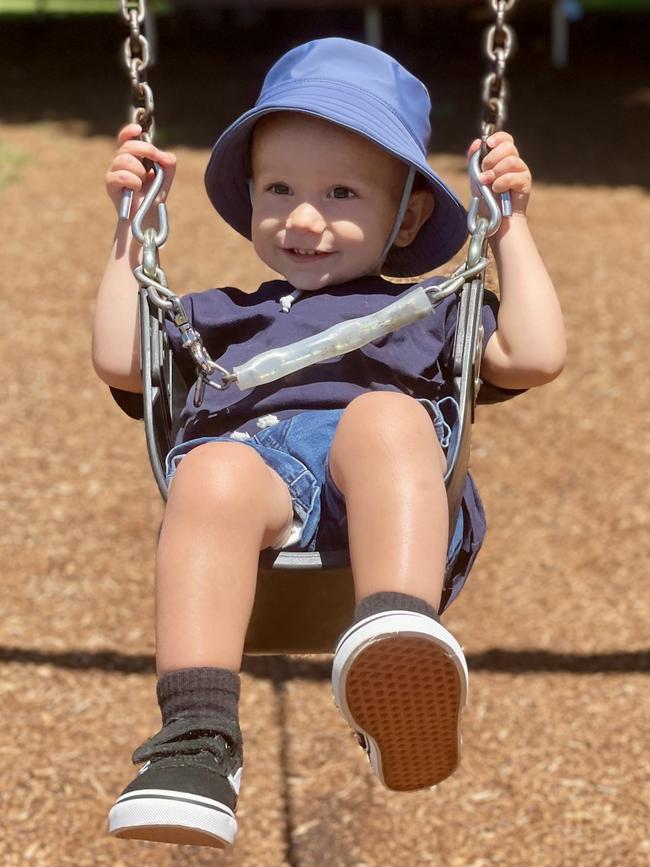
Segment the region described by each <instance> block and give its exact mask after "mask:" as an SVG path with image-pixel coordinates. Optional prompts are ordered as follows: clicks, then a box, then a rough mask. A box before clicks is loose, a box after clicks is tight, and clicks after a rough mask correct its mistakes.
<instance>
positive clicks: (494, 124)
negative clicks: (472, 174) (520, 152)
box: [481, 0, 516, 139]
mask: <svg viewBox="0 0 650 867" xmlns="http://www.w3.org/2000/svg"><path fill="white" fill-rule="evenodd" d="M490 2H491V4H492V8H493V9H494V11H495V13H496V21H495V23H494V24H493V25H492V26H491V27H489V28H488V29H487V31H486V34H485V43H484V49H485V53H486V55H487V56H488V58H489V59H490V60H491V61H492V70H491V71H490V72H489V73H488V74H487V75H486V76H485V79H484V81H483V119H482V122H481V138H482V139H487V138H488V137H489V136H490V135H492V133H493V132H495V130H498V129H502V128H503V124H504V121H505V119H506V101H507V98H508V84H507V81H506V78H505V72H506V63H507V61H508V58H509V57H510V55H511V54H512V52H513V50H514V46H515V34H514V31H513V29H512V28H511V27H510V26H509V25H508V24H506V21H505V19H506V15H507V13H508V12H510V10H511V9H512V7H513V6H514V5H515V3H516V0H490Z"/></svg>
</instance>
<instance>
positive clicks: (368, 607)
mask: <svg viewBox="0 0 650 867" xmlns="http://www.w3.org/2000/svg"><path fill="white" fill-rule="evenodd" d="M380 611H415V612H416V613H417V614H426V616H427V617H433V619H434V620H440V618H439V617H438V614H437V612H436V611H435V609H434V608H432V606H431V605H429V603H428V602H425V601H424V599H420V598H419V597H418V596H410V595H409V594H408V593H392V592H390V593H389V592H381V593H371V594H370V596H366V597H365V598H364V599H362V600H361V601H360V602H357V605H356V608H355V609H354V620H353V623H358V622H359V620H363V619H364V618H365V617H370V616H371V615H373V614H379V612H380Z"/></svg>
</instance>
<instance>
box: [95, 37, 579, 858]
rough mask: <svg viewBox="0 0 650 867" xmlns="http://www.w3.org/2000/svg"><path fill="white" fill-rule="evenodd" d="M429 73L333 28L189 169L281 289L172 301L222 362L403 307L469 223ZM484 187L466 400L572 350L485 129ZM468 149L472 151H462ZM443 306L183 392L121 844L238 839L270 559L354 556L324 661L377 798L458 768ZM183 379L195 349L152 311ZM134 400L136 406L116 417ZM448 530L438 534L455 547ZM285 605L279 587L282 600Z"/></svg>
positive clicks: (129, 143)
mask: <svg viewBox="0 0 650 867" xmlns="http://www.w3.org/2000/svg"><path fill="white" fill-rule="evenodd" d="M429 113H430V102H429V96H428V93H427V91H426V89H425V87H424V85H423V84H422V83H421V82H420V81H418V79H416V78H415V77H413V76H412V75H411V74H410V73H409V72H407V71H406V70H405V69H404V68H403V67H402V66H401V65H400V64H398V63H397V62H396V61H395V60H394V59H393V58H391V57H390V56H388V55H387V54H385V53H383V52H381V51H379V50H377V49H375V48H371V47H369V46H367V45H362V44H359V43H356V42H353V41H350V40H346V39H322V40H316V41H313V42H309V43H307V44H305V45H301V46H299V47H297V48H294V49H292V50H291V51H289V52H288V53H287V54H286V55H284V56H283V57H282V58H280V60H279V61H277V63H276V64H275V65H274V66H273V67H272V69H271V70H270V72H269V73H268V75H267V77H266V79H265V81H264V84H263V87H262V91H261V94H260V97H259V99H258V101H257V103H256V104H255V106H254V107H253V108H252V109H250V111H248V112H246V113H245V114H243V115H242V116H241V117H240V118H239V119H238V120H236V121H235V122H234V123H233V124H232V125H231V126H230V127H229V128H228V129H227V130H226V131H225V132H224V133H223V134H222V135H221V137H220V138H219V140H218V141H217V143H216V145H215V147H214V149H213V152H212V155H211V158H210V161H209V164H208V166H207V170H206V174H205V185H206V189H207V193H208V196H209V197H210V200H211V202H212V203H213V205H214V207H215V208H216V210H217V211H218V213H219V214H220V215H221V216H222V217H223V218H224V219H225V220H226V221H227V222H228V223H229V224H230V225H231V226H232V227H233V228H235V229H236V230H237V231H238V232H240V233H241V234H242V235H244V236H245V237H246V238H249V239H250V240H251V242H252V244H253V248H254V250H255V252H256V253H257V255H258V256H259V257H260V259H261V260H262V261H263V262H264V263H265V264H266V265H268V266H269V267H270V268H272V269H273V270H274V271H276V272H277V273H278V274H280V275H281V276H282V278H283V279H281V280H280V279H278V280H272V281H270V282H266V283H264V284H263V285H262V286H261V287H260V288H259V289H258V291H257V292H255V293H253V294H247V293H244V292H242V291H240V290H238V289H234V288H227V289H211V290H209V291H206V292H200V293H196V294H192V295H189V296H186V297H185V298H184V299H183V302H184V305H185V308H186V310H187V313H188V316H189V319H190V320H191V323H192V325H193V327H195V328H196V329H197V331H198V332H199V333H200V334H201V335H202V337H203V341H204V344H205V346H206V349H207V350H208V352H209V353H210V355H211V357H212V358H214V359H216V360H218V361H219V364H220V365H222V366H223V367H225V368H227V369H228V370H231V369H232V368H233V367H234V366H235V365H238V364H242V363H243V362H245V361H248V360H249V359H250V358H252V357H253V356H254V355H256V354H257V353H259V352H261V351H263V350H266V349H271V348H276V347H280V346H285V345H287V344H289V343H292V342H294V341H296V340H299V339H301V338H303V337H306V336H309V335H313V334H316V333H318V332H320V331H323V330H324V329H326V328H328V327H329V326H331V325H333V324H335V323H337V322H340V321H343V320H347V319H352V318H355V317H358V316H363V315H366V314H369V313H374V312H376V311H378V310H381V309H382V308H383V307H386V306H387V305H388V304H389V303H391V302H392V301H394V300H396V299H399V298H401V297H402V296H403V295H405V294H406V293H407V292H408V291H409V290H410V288H411V287H412V285H413V283H414V282H415V281H414V280H413V281H412V282H411V283H408V282H405V281H402V282H401V283H395V282H390V281H388V280H386V279H385V278H384V276H382V275H385V276H389V277H401V278H414V277H415V276H417V275H422V274H424V273H426V272H429V271H431V270H432V269H434V268H436V267H438V266H440V265H443V264H444V263H445V262H447V261H448V260H449V259H450V258H451V257H452V256H453V255H454V254H455V253H456V252H457V251H458V250H459V249H460V248H461V246H462V245H463V243H464V241H465V238H466V234H467V230H466V214H465V211H464V209H463V206H462V205H461V203H460V201H459V200H458V198H457V197H456V196H455V195H454V193H453V192H452V191H451V190H450V189H449V188H448V187H447V186H446V184H445V183H444V182H443V181H442V179H441V178H440V177H439V176H438V175H437V174H436V173H435V172H434V171H433V170H432V169H431V168H430V167H429V165H428V163H427V159H426V155H427V144H428V138H429V132H430V127H429ZM140 132H141V130H140V128H139V127H138V126H137V125H133V124H130V125H128V126H126V127H125V128H124V129H123V130H122V131H121V132H120V134H119V139H118V144H119V149H118V152H117V154H116V156H115V158H114V160H113V162H112V165H111V167H110V170H109V172H108V175H107V190H108V193H109V196H110V198H111V200H112V201H113V203H114V204H115V206H116V207H117V205H118V204H119V199H120V195H121V191H122V189H123V188H125V187H126V188H128V189H131V190H133V191H134V203H133V205H134V208H133V211H132V212H134V210H135V208H136V207H137V205H138V203H139V202H140V201H141V200H142V191H143V187H144V186H145V185H146V182H147V181H148V179H149V175H150V173H148V172H147V170H146V168H145V167H144V165H143V163H142V160H143V159H146V158H148V159H150V160H153V161H154V162H156V163H158V164H159V165H160V166H162V167H163V169H164V170H165V173H166V178H167V180H166V184H165V187H164V189H163V195H164V194H165V193H166V191H167V190H168V188H169V182H170V180H171V178H172V176H173V172H174V166H175V159H174V156H173V155H172V154H168V153H165V152H163V151H161V150H159V149H158V148H156V147H155V146H154V145H153V144H150V143H146V142H142V141H139V140H137V138H136V137H137V136H138V134H139V133H140ZM488 144H489V146H490V148H491V150H490V151H489V153H488V154H487V156H486V157H485V158H484V160H483V163H482V175H481V182H482V183H483V184H485V185H488V186H491V188H492V190H493V191H494V193H502V192H505V191H510V193H511V196H512V200H513V211H514V213H513V216H512V217H511V218H510V219H508V220H504V221H503V223H502V226H501V228H500V229H499V231H498V232H497V233H496V234H495V235H494V236H493V237H492V238H491V242H490V243H491V248H492V251H493V253H494V256H495V260H496V264H497V268H498V272H499V278H500V283H501V301H500V302H499V301H497V298H496V296H495V295H494V294H493V293H490V292H486V294H485V299H484V307H483V313H482V320H483V328H484V337H483V355H482V363H481V377H482V379H483V380H484V382H485V386H484V391H483V392H482V395H483V396H484V397H485V394H487V393H488V392H489V396H490V398H491V399H492V400H503V399H506V398H508V397H511V396H512V395H513V394H516V393H518V392H520V391H522V390H525V389H527V388H530V387H532V386H538V385H542V384H543V383H546V382H549V381H551V380H553V379H554V378H555V377H556V376H557V375H558V374H559V373H560V371H561V369H562V367H563V364H564V357H565V341H564V329H563V322H562V315H561V312H560V307H559V303H558V300H557V297H556V293H555V290H554V288H553V285H552V282H551V280H550V277H549V275H548V273H547V271H546V269H545V267H544V265H543V263H542V260H541V258H540V256H539V253H538V251H537V248H536V246H535V243H534V241H533V239H532V237H531V234H530V231H529V228H528V225H527V221H526V207H527V203H528V197H529V193H530V189H531V176H530V172H529V170H528V168H527V166H526V164H525V163H524V161H523V160H522V159H521V158H520V156H519V154H518V152H517V149H516V147H515V144H514V142H513V139H512V137H511V136H510V135H509V134H508V133H506V132H497V133H495V134H494V135H493V136H492V137H491V138H490V140H489V142H488ZM479 146H480V143H479V142H478V141H475V142H474V143H473V144H472V145H471V147H470V151H469V153H470V155H471V154H473V153H474V152H475V151H476V149H477V148H478V147H479ZM139 255H140V250H139V245H138V244H137V243H136V242H134V241H133V240H132V238H131V235H130V224H129V222H128V221H121V222H120V223H118V228H117V234H116V241H115V246H114V248H113V251H112V253H111V256H110V258H109V261H108V264H107V267H106V271H105V274H104V277H103V279H102V282H101V285H100V288H99V291H98V297H97V305H96V313H95V322H94V335H93V362H94V365H95V369H96V371H97V373H98V375H99V376H100V377H101V379H102V380H103V381H104V382H106V383H107V384H108V385H109V386H110V387H111V389H112V391H113V394H114V395H115V397H116V399H117V400H118V402H120V403H121V405H122V406H123V407H128V405H129V404H132V403H133V399H134V395H137V394H140V393H141V392H142V384H141V374H140V357H139V343H138V324H137V320H138V306H137V292H138V286H137V281H136V280H135V278H134V277H133V275H132V268H133V267H134V266H135V265H137V263H138V257H139ZM457 315H458V299H457V297H456V296H453V295H452V296H450V297H448V298H446V299H445V300H444V301H443V302H441V303H440V304H439V305H438V306H437V307H436V308H435V310H434V311H433V312H432V313H431V315H430V316H429V317H427V318H424V319H421V320H419V321H417V322H414V323H412V324H411V325H408V326H406V327H403V328H401V329H400V330H398V331H395V332H393V333H392V334H389V335H388V336H386V337H383V338H381V339H379V340H376V341H374V342H372V343H370V344H368V345H366V346H364V347H363V348H361V349H357V350H355V351H353V352H350V353H348V354H345V355H343V356H340V357H338V358H334V359H330V360H329V361H327V362H325V363H321V364H316V365H312V366H311V367H308V368H306V369H304V370H301V371H298V372H296V373H293V374H291V375H288V376H286V377H285V378H283V379H280V380H279V381H277V382H273V383H270V384H266V385H262V386H259V387H257V388H255V389H252V390H248V391H244V392H242V391H240V390H239V389H238V388H236V387H235V386H231V387H230V388H228V389H226V390H223V391H217V390H214V389H211V388H207V389H206V391H205V398H204V402H203V404H202V406H201V407H200V408H198V409H197V408H196V407H195V406H194V404H193V388H192V387H191V388H190V393H189V395H188V399H187V404H186V406H185V408H184V410H183V412H182V416H181V426H180V431H179V433H178V438H177V441H176V444H175V445H174V447H173V448H172V450H171V451H170V453H169V455H168V456H167V478H168V481H169V497H168V502H167V506H166V509H165V516H164V521H163V525H162V529H161V534H160V539H159V543H158V550H157V558H156V661H157V672H158V684H157V697H158V702H159V705H160V709H161V714H162V728H161V730H160V731H159V732H158V734H156V735H154V736H153V737H152V738H151V739H150V740H148V741H147V742H146V743H145V744H144V745H143V746H141V747H140V748H139V749H137V750H136V752H135V753H134V757H133V758H134V762H136V763H143V765H142V768H141V769H140V771H139V773H138V775H137V776H136V777H135V779H134V780H133V782H131V783H130V784H129V785H128V786H127V787H126V789H125V790H124V792H123V793H122V794H121V795H120V797H119V798H118V799H117V801H116V803H115V805H114V806H113V808H112V810H111V812H110V817H109V827H110V830H111V832H112V833H113V834H116V835H117V836H120V837H131V838H138V839H145V840H159V841H167V842H175V843H193V844H197V845H208V846H217V847H219V846H224V845H227V844H230V843H232V842H233V840H234V838H235V834H236V831H237V822H236V817H235V807H236V801H237V796H238V792H239V787H240V782H241V770H242V761H243V753H242V739H241V733H240V729H239V723H238V699H239V690H240V680H239V674H238V672H239V668H240V664H241V658H242V651H243V644H244V637H245V634H246V629H247V624H248V621H249V618H250V614H251V609H252V605H253V599H254V596H255V583H256V575H257V565H258V558H259V553H260V550H262V549H264V548H268V547H273V548H277V549H287V548H288V549H290V550H300V551H310V550H342V549H345V548H346V547H349V552H350V560H351V564H352V571H353V575H354V586H355V594H356V600H357V604H356V609H355V613H354V619H353V623H352V624H351V625H350V628H349V629H348V630H347V631H346V632H345V633H344V634H343V635H342V636H341V638H340V640H339V643H338V645H337V648H336V651H335V654H334V660H333V674H332V685H333V690H334V698H335V701H336V704H337V706H338V708H339V709H340V711H341V713H342V715H343V717H344V718H345V720H346V721H347V722H348V723H349V724H350V726H351V727H352V729H353V730H354V731H355V732H356V733H357V736H358V739H359V741H360V743H361V744H362V746H363V747H364V748H365V749H366V751H367V753H368V757H369V760H370V764H371V767H372V770H373V771H374V773H375V774H376V775H377V776H378V778H379V779H380V780H381V781H382V783H384V784H385V785H386V786H387V787H388V788H390V789H393V790H398V791H410V790H415V789H420V788H426V787H430V786H433V785H435V784H437V783H439V782H440V781H441V780H442V779H444V778H445V777H447V776H448V775H449V774H451V773H452V772H453V771H454V770H455V768H456V766H457V764H458V761H459V748H460V716H461V712H462V709H463V706H464V704H465V699H466V693H467V667H466V663H465V659H464V657H463V653H462V650H461V647H460V645H459V644H458V642H457V641H456V639H455V638H454V637H453V636H452V635H451V634H450V632H449V631H448V630H447V629H445V628H444V627H443V626H442V624H441V623H440V620H439V615H440V613H441V612H442V610H443V608H444V607H445V606H446V605H447V604H449V602H450V601H451V600H452V599H453V598H454V597H455V596H456V595H457V594H458V592H459V591H460V589H461V588H462V586H463V584H464V582H465V580H466V578H467V575H468V573H469V570H470V568H471V566H472V563H473V561H474V558H475V557H476V554H477V552H478V549H479V547H480V545H481V543H482V540H483V537H484V535H485V518H484V512H483V508H482V505H481V502H480V499H479V496H478V493H477V491H476V488H475V486H474V483H473V481H472V479H471V477H468V478H467V481H466V483H465V488H464V494H463V501H462V506H461V509H460V513H459V515H458V518H457V521H456V523H455V525H454V526H453V527H452V528H450V527H449V526H448V504H447V497H446V492H445V485H444V481H443V478H444V474H445V470H446V467H447V455H446V449H447V445H448V441H449V430H450V428H453V427H454V422H455V413H454V409H455V407H454V403H453V400H452V399H451V397H450V395H451V392H452V382H451V378H452V372H451V365H452V360H453V359H452V348H453V341H454V333H455V324H456V319H457ZM167 329H168V336H169V340H170V344H171V346H172V349H173V352H174V356H175V359H176V361H177V362H178V365H179V367H180V369H181V372H182V374H183V376H184V378H185V379H186V380H187V383H188V386H192V385H193V383H194V380H195V377H196V372H195V369H194V364H193V362H192V360H191V358H190V357H189V355H188V353H187V352H186V351H185V350H184V349H183V348H182V346H181V341H180V335H179V332H178V330H177V329H176V328H175V326H174V325H173V324H171V323H168V324H167ZM131 412H133V411H132V410H131ZM450 540H451V541H450ZM286 604H287V605H291V600H290V599H287V600H286Z"/></svg>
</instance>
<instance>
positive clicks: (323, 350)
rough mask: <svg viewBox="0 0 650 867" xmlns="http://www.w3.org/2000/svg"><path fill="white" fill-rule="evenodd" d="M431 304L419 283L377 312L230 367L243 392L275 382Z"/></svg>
mask: <svg viewBox="0 0 650 867" xmlns="http://www.w3.org/2000/svg"><path fill="white" fill-rule="evenodd" d="M432 309H433V307H432V304H431V301H430V300H429V298H428V296H427V293H426V292H425V290H424V288H423V287H421V286H418V287H417V288H416V289H413V291H412V292H409V293H408V295H405V296H404V298H400V300H399V301H395V302H393V304H389V305H388V306H387V307H384V308H383V309H382V310H378V311H377V312H376V313H371V314H369V315H368V316H362V317H360V318H359V319H350V320H348V321H347V322H339V323H337V324H336V325H332V327H331V328H328V329H327V330H326V331H322V332H321V333H320V334H315V335H314V336H313V337H306V338H304V340H299V341H298V342H297V343H292V344H290V345H289V346H281V347H279V348H278V349H270V350H268V351H267V352H262V353H260V354H259V355H256V356H255V357H254V358H251V360H250V361H247V362H246V363H245V364H241V365H239V366H236V367H234V368H233V374H234V376H235V377H236V382H237V385H238V386H239V388H240V389H242V391H243V390H244V389H247V388H255V386H258V385H264V384H266V383H267V382H274V381H275V380H276V379H280V378H281V377H283V376H287V375H288V374H289V373H294V372H295V371H296V370H302V369H303V368H304V367H309V366H310V365H312V364H318V363H319V362H321V361H326V360H327V359H328V358H336V356H338V355H345V353H346V352H352V350H353V349H359V348H360V347H361V346H365V345H366V344H367V343H371V342H372V341H373V340H377V339H378V338H380V337H384V336H385V335H386V334H390V333H391V332H392V331H397V329H398V328H403V327H404V326H405V325H410V324H411V322H416V321H417V320H418V319H424V317H425V316H428V315H429V314H430V313H431V311H432Z"/></svg>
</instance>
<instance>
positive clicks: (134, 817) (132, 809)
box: [108, 789, 237, 849]
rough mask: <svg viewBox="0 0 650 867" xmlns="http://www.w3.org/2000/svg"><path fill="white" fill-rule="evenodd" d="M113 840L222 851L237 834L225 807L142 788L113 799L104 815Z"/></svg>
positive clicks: (182, 793) (235, 826)
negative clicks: (183, 845) (150, 842)
mask: <svg viewBox="0 0 650 867" xmlns="http://www.w3.org/2000/svg"><path fill="white" fill-rule="evenodd" d="M108 830H109V831H110V833H111V834H112V835H113V836H115V837H122V838H128V839H131V840H150V841H153V842H156V843H179V844H186V845H190V846H212V847H214V848H216V849H223V848H225V847H226V846H229V845H231V844H232V843H233V842H234V839H235V835H236V834H237V819H236V818H235V814H234V813H233V812H232V810H230V809H229V808H228V807H227V806H226V805H225V804H221V803H219V802H218V801H214V800H211V799H210V798H204V797H201V796H200V795H190V794H187V793H186V792H173V791H167V790H163V789H143V790H141V791H137V792H130V793H127V794H125V795H122V796H121V797H120V798H118V799H117V801H116V802H115V804H114V805H113V807H112V808H111V811H110V813H109V814H108Z"/></svg>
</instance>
